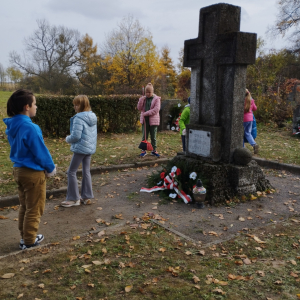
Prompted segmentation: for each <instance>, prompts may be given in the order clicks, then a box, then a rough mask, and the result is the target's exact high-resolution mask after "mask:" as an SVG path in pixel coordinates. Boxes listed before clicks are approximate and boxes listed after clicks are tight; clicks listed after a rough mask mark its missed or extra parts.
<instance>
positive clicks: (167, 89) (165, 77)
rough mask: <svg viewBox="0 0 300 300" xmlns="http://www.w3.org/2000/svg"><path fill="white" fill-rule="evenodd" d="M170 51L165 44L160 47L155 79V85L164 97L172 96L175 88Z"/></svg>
mask: <svg viewBox="0 0 300 300" xmlns="http://www.w3.org/2000/svg"><path fill="white" fill-rule="evenodd" d="M170 52H171V50H170V48H169V47H168V46H167V45H166V46H164V47H162V49H161V56H160V58H159V69H158V76H157V79H156V82H157V83H156V86H157V87H158V88H159V90H160V94H161V95H162V96H166V97H174V95H175V94H176V89H177V78H176V77H177V76H176V71H175V67H174V64H173V60H172V58H171V57H170Z"/></svg>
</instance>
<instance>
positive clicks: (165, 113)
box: [158, 99, 180, 131]
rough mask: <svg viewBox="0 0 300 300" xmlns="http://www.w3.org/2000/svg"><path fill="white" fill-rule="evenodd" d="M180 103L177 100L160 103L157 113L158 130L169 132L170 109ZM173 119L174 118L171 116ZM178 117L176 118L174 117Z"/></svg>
mask: <svg viewBox="0 0 300 300" xmlns="http://www.w3.org/2000/svg"><path fill="white" fill-rule="evenodd" d="M178 103H180V100H179V99H170V100H164V101H162V102H161V107H160V111H159V116H160V124H159V126H158V130H159V131H162V130H170V125H169V120H170V119H171V118H170V116H169V115H170V111H171V108H172V107H173V106H175V105H178ZM173 117H174V116H173ZM175 117H178V116H175Z"/></svg>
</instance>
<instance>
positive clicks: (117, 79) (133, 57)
mask: <svg viewBox="0 0 300 300" xmlns="http://www.w3.org/2000/svg"><path fill="white" fill-rule="evenodd" d="M102 52H103V57H110V58H111V63H112V64H111V67H110V70H111V72H112V78H111V80H112V82H114V83H115V88H119V92H129V93H132V92H134V91H135V89H136V90H139V91H140V86H141V82H145V80H146V78H148V80H150V79H151V78H153V74H154V70H155V64H157V63H158V53H157V51H156V47H155V45H154V44H153V41H152V35H151V33H150V32H149V31H148V30H147V29H145V28H143V27H142V25H141V24H140V22H139V20H137V19H135V18H134V17H133V16H132V15H128V16H126V17H124V18H123V19H122V21H121V22H120V23H119V24H118V27H117V28H116V29H114V30H112V31H111V32H110V33H109V34H108V35H107V36H106V41H105V43H104V44H103V47H102ZM120 88H121V90H120Z"/></svg>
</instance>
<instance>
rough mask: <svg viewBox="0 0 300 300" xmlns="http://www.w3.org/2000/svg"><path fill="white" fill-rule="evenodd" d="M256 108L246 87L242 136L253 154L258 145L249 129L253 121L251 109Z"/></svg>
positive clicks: (256, 150) (255, 152)
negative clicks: (252, 150)
mask: <svg viewBox="0 0 300 300" xmlns="http://www.w3.org/2000/svg"><path fill="white" fill-rule="evenodd" d="M255 110H257V107H256V105H255V102H254V99H252V97H251V94H250V92H249V91H248V90H247V89H246V95H245V103H244V136H245V138H246V139H247V141H248V142H249V144H250V145H251V146H252V147H253V149H254V154H257V153H258V148H259V146H258V145H257V144H256V143H255V141H254V139H253V137H252V135H251V131H252V123H253V111H255Z"/></svg>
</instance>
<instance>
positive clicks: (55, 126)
mask: <svg viewBox="0 0 300 300" xmlns="http://www.w3.org/2000/svg"><path fill="white" fill-rule="evenodd" d="M73 99H74V96H53V95H41V96H37V97H36V102H37V106H38V110H37V114H36V116H35V118H34V122H35V123H36V124H38V125H39V126H40V127H41V129H42V131H43V134H44V135H47V136H55V137H65V136H66V135H68V134H70V118H71V117H72V116H74V115H75V112H74V108H73V102H72V101H73ZM138 99H139V96H138V95H112V96H89V100H90V104H91V107H92V111H93V112H94V113H95V114H96V116H97V119H98V132H115V133H118V132H128V131H133V130H136V126H137V122H138V120H139V111H138V110H137V103H138Z"/></svg>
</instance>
